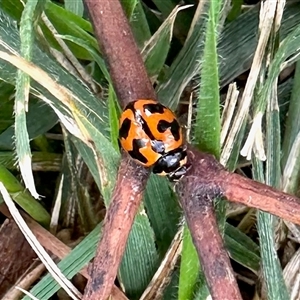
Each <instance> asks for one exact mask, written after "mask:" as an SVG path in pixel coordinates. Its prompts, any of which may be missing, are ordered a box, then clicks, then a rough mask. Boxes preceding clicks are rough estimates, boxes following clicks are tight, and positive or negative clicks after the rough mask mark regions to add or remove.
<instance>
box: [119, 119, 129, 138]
mask: <svg viewBox="0 0 300 300" xmlns="http://www.w3.org/2000/svg"><path fill="white" fill-rule="evenodd" d="M130 126H131V121H130V120H129V119H127V118H126V119H125V120H124V121H123V123H122V125H121V127H120V129H119V138H124V139H126V138H127V136H128V133H129V130H130Z"/></svg>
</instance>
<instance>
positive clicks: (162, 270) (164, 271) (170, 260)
mask: <svg viewBox="0 0 300 300" xmlns="http://www.w3.org/2000/svg"><path fill="white" fill-rule="evenodd" d="M182 234H183V226H181V227H180V229H179V230H178V232H177V233H176V235H175V237H174V239H173V242H172V244H171V246H170V248H169V250H168V252H167V253H166V255H165V258H164V259H163V261H162V262H161V264H160V266H159V268H158V269H157V271H156V273H155V275H154V276H153V278H152V280H151V282H150V283H149V285H148V287H147V289H146V290H145V291H144V293H143V295H142V296H141V297H140V300H151V299H159V298H160V297H162V295H163V290H164V288H165V287H166V285H168V283H169V280H170V275H171V273H172V271H173V270H174V267H175V264H176V263H177V260H178V258H179V256H180V254H181V249H182Z"/></svg>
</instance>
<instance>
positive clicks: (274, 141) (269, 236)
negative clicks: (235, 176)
mask: <svg viewBox="0 0 300 300" xmlns="http://www.w3.org/2000/svg"><path fill="white" fill-rule="evenodd" d="M275 84H276V85H277V81H275ZM275 84H274V89H273V92H272V93H271V94H270V97H269V101H268V108H267V114H266V140H267V147H266V149H267V161H266V184H268V185H271V186H273V187H276V188H279V187H280V177H281V170H280V158H281V151H280V148H281V147H280V145H281V141H280V122H279V108H278V103H277V95H276V93H277V91H276V92H275V88H277V87H276V86H275ZM275 221H276V217H275V216H273V215H270V214H268V213H264V212H258V219H257V225H258V233H259V235H260V247H261V257H262V260H261V261H262V270H263V273H264V279H265V282H266V285H267V294H268V297H269V298H270V299H282V300H285V299H288V298H289V294H288V291H287V288H286V285H285V282H284V278H283V275H282V269H281V265H280V261H279V258H278V256H277V253H276V248H275V236H274V231H275V228H274V226H275Z"/></svg>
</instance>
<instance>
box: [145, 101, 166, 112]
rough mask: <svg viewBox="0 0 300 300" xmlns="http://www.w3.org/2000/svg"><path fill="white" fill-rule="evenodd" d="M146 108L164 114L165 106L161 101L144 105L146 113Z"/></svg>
mask: <svg viewBox="0 0 300 300" xmlns="http://www.w3.org/2000/svg"><path fill="white" fill-rule="evenodd" d="M146 110H148V111H149V112H150V113H152V114H163V113H164V110H165V107H164V106H163V105H161V104H159V103H155V104H153V103H150V104H145V105H144V112H145V113H146Z"/></svg>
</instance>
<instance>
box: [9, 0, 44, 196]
mask: <svg viewBox="0 0 300 300" xmlns="http://www.w3.org/2000/svg"><path fill="white" fill-rule="evenodd" d="M39 3H40V4H39ZM38 4H39V5H43V2H39V1H28V2H27V3H26V5H25V8H24V10H23V13H22V17H21V22H20V39H21V50H20V52H21V55H22V56H23V57H24V58H25V59H26V60H28V61H31V57H32V51H33V44H34V24H33V20H35V18H36V17H37V16H36V14H37V12H39V13H41V10H40V8H39V7H38ZM29 89H30V77H29V76H28V75H27V74H25V73H24V72H22V71H21V70H18V72H17V79H16V96H15V109H14V110H15V145H16V153H17V158H18V164H19V166H20V171H21V174H22V177H23V180H24V183H25V186H26V188H28V190H29V191H30V193H31V194H32V196H33V197H35V198H38V197H39V195H38V193H37V191H36V188H35V184H34V179H33V174H32V168H31V150H30V145H29V136H28V132H27V128H26V111H27V110H28V101H29Z"/></svg>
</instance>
